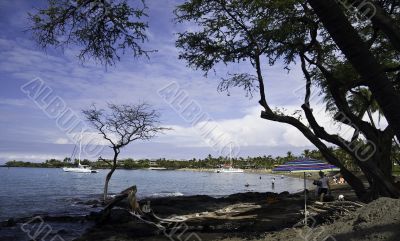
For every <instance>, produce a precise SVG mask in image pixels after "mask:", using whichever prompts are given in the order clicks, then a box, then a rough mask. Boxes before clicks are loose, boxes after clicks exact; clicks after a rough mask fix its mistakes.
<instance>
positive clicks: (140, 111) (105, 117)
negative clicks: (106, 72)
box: [83, 103, 167, 201]
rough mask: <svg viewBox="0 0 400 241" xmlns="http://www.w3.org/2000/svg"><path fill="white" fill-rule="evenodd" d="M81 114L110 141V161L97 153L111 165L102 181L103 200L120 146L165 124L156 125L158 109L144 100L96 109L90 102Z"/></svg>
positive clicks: (144, 137)
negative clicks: (89, 105) (112, 153)
mask: <svg viewBox="0 0 400 241" xmlns="http://www.w3.org/2000/svg"><path fill="white" fill-rule="evenodd" d="M83 114H84V115H85V117H86V119H87V120H88V121H89V122H90V124H91V125H92V126H93V127H94V128H95V129H96V130H97V131H99V134H101V135H102V136H103V138H104V139H105V140H107V141H108V142H109V143H110V144H111V145H110V147H111V148H112V150H113V152H114V156H113V159H112V161H108V160H105V159H103V158H101V157H100V159H101V160H103V161H105V162H106V163H108V164H109V165H110V166H111V170H110V172H109V173H108V174H107V176H106V180H105V184H104V193H103V200H104V201H106V198H107V193H108V183H109V181H110V179H111V176H112V174H113V173H114V171H115V169H116V168H117V160H118V155H119V153H120V151H121V149H122V148H123V147H125V146H127V145H128V144H129V143H131V142H132V141H135V140H149V139H151V138H152V137H154V136H155V135H157V134H158V133H161V132H163V131H164V130H166V129H167V128H164V127H160V126H159V124H160V121H159V117H160V115H159V113H158V112H157V111H156V110H154V109H152V108H151V106H150V105H148V104H145V103H142V104H137V105H115V104H109V105H108V110H107V111H106V110H103V109H100V110H99V109H97V108H96V106H94V105H93V106H92V107H91V108H89V109H86V110H83Z"/></svg>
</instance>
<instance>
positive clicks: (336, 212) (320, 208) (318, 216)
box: [308, 201, 363, 223]
mask: <svg viewBox="0 0 400 241" xmlns="http://www.w3.org/2000/svg"><path fill="white" fill-rule="evenodd" d="M362 206H363V204H362V203H358V202H351V201H335V202H324V203H322V202H315V203H314V204H312V205H310V206H308V208H309V210H310V214H311V216H312V217H313V218H314V219H315V220H317V221H318V222H320V223H326V222H331V221H333V220H336V219H338V218H340V217H343V216H345V215H347V214H350V213H351V212H354V211H356V210H357V209H358V208H360V207H362Z"/></svg>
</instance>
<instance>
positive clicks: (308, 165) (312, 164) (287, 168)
mask: <svg viewBox="0 0 400 241" xmlns="http://www.w3.org/2000/svg"><path fill="white" fill-rule="evenodd" d="M320 171H323V172H333V171H340V169H339V168H337V167H336V166H334V165H331V164H329V163H326V162H324V161H320V160H315V159H297V160H293V161H289V162H286V163H285V164H282V165H279V166H277V167H275V168H274V169H272V172H273V173H276V172H289V173H299V172H303V173H304V224H305V225H307V192H306V189H307V182H306V172H320Z"/></svg>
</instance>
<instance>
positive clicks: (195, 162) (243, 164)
mask: <svg viewBox="0 0 400 241" xmlns="http://www.w3.org/2000/svg"><path fill="white" fill-rule="evenodd" d="M332 151H333V152H334V154H335V155H337V156H338V157H339V159H340V160H341V161H342V162H343V163H344V164H345V166H346V167H347V168H349V169H350V170H354V171H357V170H358V169H357V166H356V165H355V164H354V163H353V161H352V159H351V157H350V156H349V155H348V154H347V153H345V152H344V151H343V150H341V149H336V148H332ZM399 157H400V156H399ZM298 158H311V159H317V160H324V158H323V156H322V154H321V152H320V151H318V150H308V149H306V150H304V151H303V153H302V154H301V155H294V154H293V153H292V152H291V151H288V152H287V154H286V156H276V157H272V156H271V155H268V156H265V155H264V156H258V157H246V158H243V157H238V158H232V162H233V166H234V167H237V168H242V169H272V168H274V167H275V166H277V165H281V164H283V163H285V162H288V161H291V160H295V159H298ZM77 163H78V160H75V166H76V165H77ZM151 163H153V164H155V165H154V166H157V167H165V168H167V169H180V168H192V169H213V168H219V167H222V166H224V165H226V164H229V163H230V160H229V159H228V158H227V157H223V156H219V157H213V156H211V155H208V156H207V157H206V158H204V159H196V158H193V159H190V160H173V159H170V160H168V159H165V158H159V159H154V160H149V159H139V160H134V159H132V158H127V159H122V160H119V161H118V168H119V169H143V168H149V167H150V166H153V165H151ZM81 164H84V165H90V166H91V167H93V168H95V169H108V168H110V166H109V164H107V163H106V162H104V161H93V162H92V161H89V160H87V159H85V160H83V161H81ZM6 166H9V167H49V168H51V167H57V168H59V167H72V166H74V164H72V163H66V162H64V161H60V160H56V159H50V160H46V161H45V162H43V163H33V162H21V161H9V162H7V163H6Z"/></svg>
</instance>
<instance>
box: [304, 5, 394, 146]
mask: <svg viewBox="0 0 400 241" xmlns="http://www.w3.org/2000/svg"><path fill="white" fill-rule="evenodd" d="M308 2H309V3H310V5H311V7H312V8H313V9H314V11H315V13H316V14H317V15H318V17H319V19H320V20H321V21H322V23H323V24H324V26H325V28H326V29H327V31H328V32H329V34H330V35H331V37H332V39H333V40H334V41H335V43H336V44H337V45H338V47H339V48H340V49H341V50H342V52H343V54H344V55H345V56H346V57H347V59H348V60H349V62H350V63H351V64H352V65H353V67H354V68H355V69H356V71H357V72H358V73H359V74H360V75H361V77H362V78H363V79H365V80H366V81H367V85H368V87H369V89H370V90H371V92H372V93H373V95H374V96H375V98H376V100H377V102H378V104H379V106H380V107H381V108H382V110H383V113H384V115H385V117H386V119H387V120H388V122H389V124H390V126H391V127H392V128H393V130H394V132H395V135H396V136H397V138H398V139H400V111H399V110H400V96H399V95H398V94H397V93H396V91H395V89H394V87H393V85H392V83H391V82H390V80H389V79H388V78H387V76H386V74H385V73H384V71H383V70H382V68H381V66H380V64H379V63H378V62H377V60H376V59H375V57H374V56H373V55H372V53H371V52H370V51H369V49H368V46H367V45H366V44H365V43H364V42H363V41H362V39H361V37H360V36H359V35H358V33H357V32H356V30H355V29H354V28H353V27H352V26H351V24H350V22H349V21H348V19H347V18H346V16H345V15H344V13H343V12H342V10H341V9H340V7H339V5H338V3H336V1H335V0H323V1H321V0H308Z"/></svg>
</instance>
